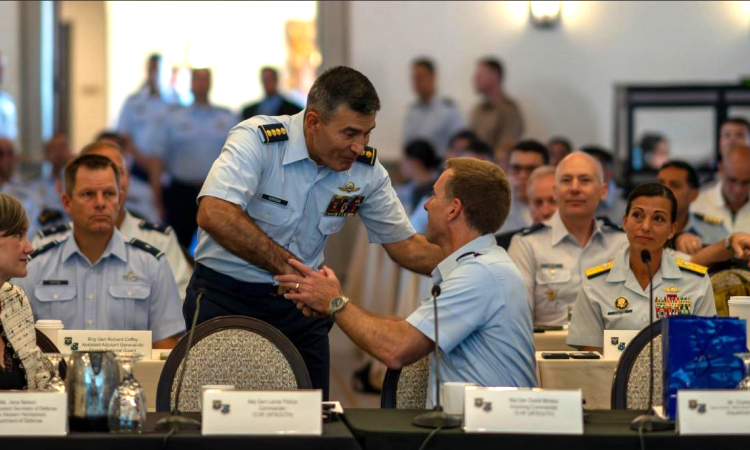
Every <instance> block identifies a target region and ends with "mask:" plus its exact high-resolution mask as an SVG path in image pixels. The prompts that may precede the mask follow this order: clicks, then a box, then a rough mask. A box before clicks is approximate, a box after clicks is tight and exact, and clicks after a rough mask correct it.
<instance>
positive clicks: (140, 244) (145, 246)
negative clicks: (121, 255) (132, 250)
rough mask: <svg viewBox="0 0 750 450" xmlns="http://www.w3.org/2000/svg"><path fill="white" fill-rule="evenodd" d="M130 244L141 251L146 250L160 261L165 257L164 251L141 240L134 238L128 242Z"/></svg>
mask: <svg viewBox="0 0 750 450" xmlns="http://www.w3.org/2000/svg"><path fill="white" fill-rule="evenodd" d="M128 244H130V245H132V246H133V247H136V248H140V249H141V250H144V251H146V252H148V253H151V254H152V255H154V257H156V259H159V258H161V257H162V256H164V252H163V251H161V250H159V249H158V248H156V247H154V246H153V245H151V244H147V243H145V242H143V241H142V240H140V239H136V238H133V239H131V240H129V241H128Z"/></svg>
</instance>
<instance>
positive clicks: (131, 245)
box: [13, 155, 185, 348]
mask: <svg viewBox="0 0 750 450" xmlns="http://www.w3.org/2000/svg"><path fill="white" fill-rule="evenodd" d="M119 182H120V180H119V172H118V170H117V166H115V165H114V163H112V161H111V160H109V159H108V158H107V157H104V156H101V155H83V156H80V157H78V158H76V159H75V160H74V161H72V162H71V163H70V164H68V166H67V167H66V170H65V185H66V186H65V194H64V195H63V206H64V207H65V209H66V211H68V213H69V214H70V215H71V217H72V218H73V234H72V235H70V236H68V237H67V238H65V239H63V240H62V241H60V242H58V241H53V242H50V243H48V244H47V245H45V246H44V247H42V248H40V249H38V250H36V251H35V252H34V253H32V254H31V256H30V261H29V265H28V275H27V276H26V277H25V278H22V279H17V280H14V281H13V282H14V283H15V284H18V285H19V286H20V287H21V288H22V289H23V290H24V292H26V294H27V295H28V297H29V301H30V302H31V307H32V310H33V311H34V316H35V318H36V319H59V320H62V322H63V324H64V325H65V328H67V329H74V330H75V329H78V330H151V331H152V332H153V341H154V347H155V348H171V347H173V346H174V345H175V344H176V343H177V340H178V339H179V337H180V335H181V334H182V333H183V332H184V331H185V324H184V322H183V321H182V320H181V317H180V297H179V295H178V293H177V286H176V284H175V281H174V277H173V276H172V271H171V270H170V268H169V265H168V264H167V262H166V260H165V259H164V258H162V256H163V254H162V253H161V251H160V250H158V249H156V248H155V247H153V246H151V245H149V244H146V243H145V242H143V241H139V240H137V239H130V240H128V239H126V238H124V237H123V236H122V235H121V234H120V232H119V231H117V229H116V228H115V225H114V224H115V219H116V217H117V214H118V211H119V208H120V207H122V203H124V198H123V197H122V196H120V192H119Z"/></svg>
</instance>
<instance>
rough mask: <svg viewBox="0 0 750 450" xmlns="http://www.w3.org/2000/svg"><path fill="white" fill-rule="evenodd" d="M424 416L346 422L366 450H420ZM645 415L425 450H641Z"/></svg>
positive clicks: (661, 439) (457, 431) (665, 440)
mask: <svg viewBox="0 0 750 450" xmlns="http://www.w3.org/2000/svg"><path fill="white" fill-rule="evenodd" d="M422 412H424V411H410V410H378V409H348V410H346V416H345V420H346V422H347V425H349V429H350V430H351V431H352V433H353V434H354V436H355V437H356V438H357V441H358V442H359V444H360V446H361V447H362V449H363V450H385V449H388V450H401V449H403V450H417V449H419V447H420V445H421V444H422V442H423V441H424V439H425V438H426V437H427V435H428V434H429V433H430V431H431V430H429V429H425V428H419V427H415V426H413V425H412V424H411V421H412V419H413V418H414V416H416V415H418V414H420V413H422ZM640 414H641V413H639V412H638V411H591V412H590V413H588V414H587V415H586V418H585V422H584V434H583V435H579V436H571V435H543V434H536V435H528V434H524V435H520V434H489V433H487V434H485V433H482V434H474V433H472V434H466V433H464V432H463V431H462V430H461V428H454V429H451V430H441V431H440V432H439V433H437V434H436V435H435V436H433V438H432V440H430V442H429V444H428V445H427V447H426V450H475V449H497V450H505V449H513V448H518V449H523V450H535V449H549V450H563V449H572V450H585V449H591V450H619V449H640V448H641V441H640V438H639V435H638V432H637V431H631V430H630V428H629V427H630V422H631V421H632V420H633V419H634V418H635V417H636V416H638V415H640ZM748 434H750V428H749V429H748ZM643 439H644V444H645V447H646V449H652V450H670V449H712V450H713V449H719V448H726V449H732V450H737V449H740V448H747V447H748V445H749V444H750V436H680V435H677V434H676V433H675V432H674V431H665V432H659V433H644V435H643Z"/></svg>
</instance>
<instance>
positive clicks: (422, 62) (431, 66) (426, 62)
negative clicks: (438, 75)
mask: <svg viewBox="0 0 750 450" xmlns="http://www.w3.org/2000/svg"><path fill="white" fill-rule="evenodd" d="M411 65H412V67H417V66H422V67H424V68H425V69H427V71H428V72H430V73H431V74H432V75H435V63H434V62H432V60H431V59H430V58H425V57H420V58H417V59H415V60H414V62H412V64H411Z"/></svg>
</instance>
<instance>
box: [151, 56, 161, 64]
mask: <svg viewBox="0 0 750 450" xmlns="http://www.w3.org/2000/svg"><path fill="white" fill-rule="evenodd" d="M148 62H149V64H151V63H157V64H161V55H160V54H159V53H152V54H150V55H148Z"/></svg>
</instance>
